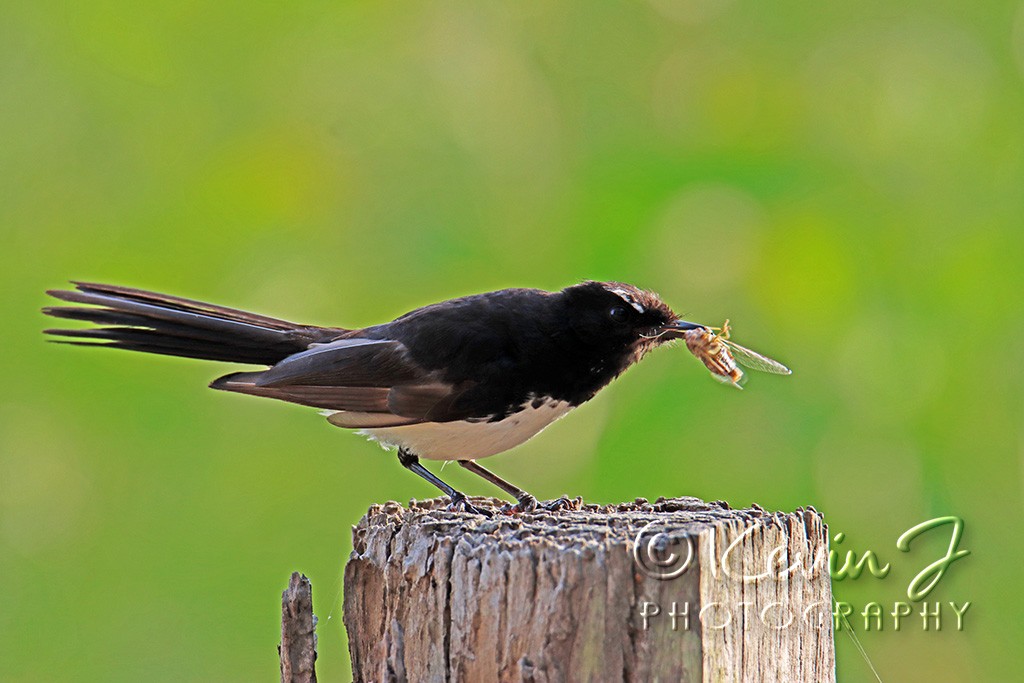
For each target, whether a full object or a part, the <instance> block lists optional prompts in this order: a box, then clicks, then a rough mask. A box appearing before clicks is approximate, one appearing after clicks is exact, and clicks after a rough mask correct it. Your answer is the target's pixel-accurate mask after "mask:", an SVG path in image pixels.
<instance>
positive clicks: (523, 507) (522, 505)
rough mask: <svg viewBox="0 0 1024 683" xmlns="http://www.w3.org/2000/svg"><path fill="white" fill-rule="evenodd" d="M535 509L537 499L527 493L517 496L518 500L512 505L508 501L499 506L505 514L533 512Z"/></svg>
mask: <svg viewBox="0 0 1024 683" xmlns="http://www.w3.org/2000/svg"><path fill="white" fill-rule="evenodd" d="M536 509H537V499H536V498H534V497H533V496H531V495H530V494H529V493H524V494H523V495H522V496H520V497H519V500H518V502H516V503H515V504H514V505H513V504H512V503H509V504H507V505H505V506H504V507H503V508H501V512H502V514H506V515H518V514H521V513H523V512H533V511H534V510H536Z"/></svg>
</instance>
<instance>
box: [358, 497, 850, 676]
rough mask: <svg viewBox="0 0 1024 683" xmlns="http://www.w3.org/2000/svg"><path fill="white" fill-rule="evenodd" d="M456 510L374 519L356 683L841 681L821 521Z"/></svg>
mask: <svg viewBox="0 0 1024 683" xmlns="http://www.w3.org/2000/svg"><path fill="white" fill-rule="evenodd" d="M446 503H447V501H446V500H445V499H434V500H428V501H422V502H418V503H417V502H413V503H410V505H409V508H408V509H406V508H403V507H402V506H401V505H399V504H398V503H393V502H392V503H388V504H386V505H373V506H371V507H370V509H369V511H368V512H367V514H366V516H364V517H363V519H362V520H361V521H360V522H359V524H358V525H357V526H356V527H355V528H354V529H353V538H354V550H353V552H352V556H351V558H350V560H349V562H348V565H347V566H346V567H345V601H344V609H345V628H346V629H347V631H348V638H349V650H350V652H351V659H352V675H353V678H354V679H355V680H356V681H445V680H454V681H492V680H500V681H536V682H538V683H539V682H540V681H610V680H629V681H652V680H661V681H688V682H693V681H716V682H717V681H785V682H787V683H793V682H799V681H808V682H813V683H821V682H822V681H834V680H835V673H834V670H835V655H834V651H833V642H832V617H831V598H832V592H831V584H830V580H829V573H828V563H827V553H828V538H827V528H826V526H825V524H824V522H823V521H822V518H821V515H820V514H818V513H817V512H816V511H814V509H813V508H808V509H806V510H804V509H798V510H797V511H796V512H793V513H788V514H787V513H768V512H765V511H764V510H762V509H760V508H758V507H756V506H755V507H754V508H752V509H748V510H730V509H729V507H728V506H727V505H726V504H724V503H705V502H703V501H701V500H698V499H696V498H675V499H669V500H665V499H659V500H658V501H656V502H655V503H648V502H647V501H645V500H643V499H637V501H636V502H635V503H628V504H622V505H614V506H597V505H584V506H582V509H579V510H570V511H561V512H557V513H548V512H538V513H531V514H522V515H516V516H507V515H501V514H496V515H495V516H494V517H493V518H491V519H486V518H483V517H480V516H477V515H470V514H465V513H456V512H449V511H448V510H447V508H446ZM473 503H474V504H477V505H482V506H486V507H489V506H494V508H495V509H497V507H498V506H499V505H500V503H499V502H498V501H495V500H494V499H489V498H474V499H473Z"/></svg>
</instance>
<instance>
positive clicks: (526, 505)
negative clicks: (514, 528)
mask: <svg viewBox="0 0 1024 683" xmlns="http://www.w3.org/2000/svg"><path fill="white" fill-rule="evenodd" d="M582 504H583V499H582V498H580V497H578V496H577V497H576V498H569V497H568V496H562V497H561V498H556V499H555V500H546V501H544V502H543V503H539V502H537V499H536V498H534V497H533V496H531V495H530V494H528V493H527V494H526V495H524V496H523V497H522V498H520V499H519V502H517V503H515V504H508V505H506V506H505V507H503V508H502V509H501V512H502V513H503V514H506V515H518V514H521V513H523V512H536V511H537V510H538V509H540V510H547V511H548V512H558V511H559V510H579V509H580V506H581V505H582Z"/></svg>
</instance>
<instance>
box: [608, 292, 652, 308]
mask: <svg viewBox="0 0 1024 683" xmlns="http://www.w3.org/2000/svg"><path fill="white" fill-rule="evenodd" d="M610 291H611V292H612V293H613V294H617V295H619V296H620V297H622V300H623V301H625V302H626V303H627V304H629V305H630V306H632V307H633V308H635V309H636V312H637V313H643V312H644V307H643V306H641V305H640V304H638V303H637V302H635V301H633V297H632V296H630V294H629V292H627V291H626V290H624V289H613V290H610Z"/></svg>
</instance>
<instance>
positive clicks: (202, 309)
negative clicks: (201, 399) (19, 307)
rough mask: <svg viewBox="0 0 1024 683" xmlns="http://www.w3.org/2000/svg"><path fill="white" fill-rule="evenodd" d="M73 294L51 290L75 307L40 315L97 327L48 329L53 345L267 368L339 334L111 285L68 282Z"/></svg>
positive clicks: (336, 330)
mask: <svg viewBox="0 0 1024 683" xmlns="http://www.w3.org/2000/svg"><path fill="white" fill-rule="evenodd" d="M72 284H74V286H75V289H74V290H51V291H49V292H47V294H49V295H50V296H52V297H55V298H57V299H61V300H62V301H67V302H70V303H72V304H83V305H77V306H51V307H47V308H44V309H43V313H45V314H46V315H50V316H53V317H55V318H66V319H69V320H82V321H85V322H90V323H94V324H95V325H98V327H89V328H82V329H50V330H45V333H46V334H50V335H54V336H56V337H63V339H59V340H53V341H58V342H60V343H65V344H76V345H80V346H103V347H109V348H117V349H129V350H132V351H144V352H146V353H159V354H164V355H168V356H185V357H188V358H202V359H204V360H218V361H229V362H234V363H255V364H259V365H273V364H274V363H277V362H278V361H280V360H282V359H284V358H285V357H287V356H290V355H292V354H293V353H298V352H299V351H304V350H305V349H307V348H309V345H310V344H313V343H316V342H323V341H329V340H331V339H333V338H335V337H337V336H338V335H339V334H341V333H343V332H344V331H345V330H343V329H340V328H326V327H314V326H308V325H298V324H296V323H290V322H287V321H285V320H277V319H276V318H268V317H266V316H262V315H257V314H255V313H247V312H245V311H239V310H236V309H233V308H225V307H223V306H215V305H213V304H207V303H203V302H201V301H192V300H191V299H182V298H180V297H175V296H168V295H166V294H157V293H155V292H146V291H143V290H139V289H132V288H129V287H118V286H116V285H100V284H92V283H87V282H74V283H72Z"/></svg>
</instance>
